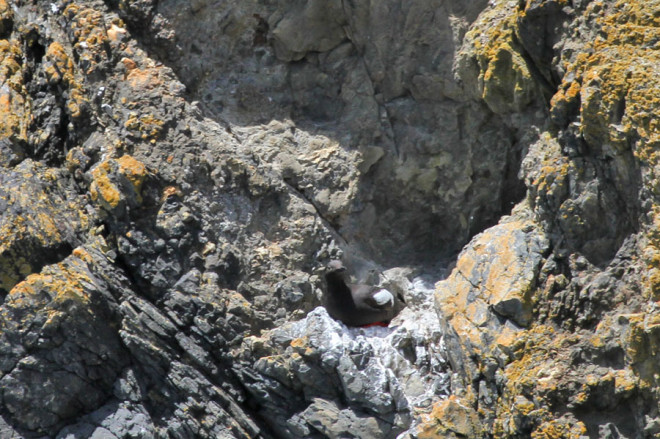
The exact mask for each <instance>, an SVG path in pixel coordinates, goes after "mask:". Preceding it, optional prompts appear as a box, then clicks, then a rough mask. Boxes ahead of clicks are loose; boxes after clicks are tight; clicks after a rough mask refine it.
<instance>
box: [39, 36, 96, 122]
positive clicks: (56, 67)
mask: <svg viewBox="0 0 660 439" xmlns="http://www.w3.org/2000/svg"><path fill="white" fill-rule="evenodd" d="M46 60H47V62H46V69H45V70H46V75H47V77H48V80H49V81H50V82H51V83H52V84H58V83H62V84H64V85H65V86H66V87H67V88H68V89H69V96H68V99H67V109H68V110H69V114H70V115H71V117H72V118H74V119H75V118H78V117H80V116H81V115H82V108H83V106H84V105H85V102H86V101H85V97H84V93H83V89H82V82H81V81H80V80H77V79H76V74H75V65H74V63H73V61H72V60H71V57H70V56H69V55H68V54H67V52H66V50H65V49H64V47H62V45H61V44H60V43H58V42H57V41H55V42H53V43H51V44H50V45H49V46H48V49H46Z"/></svg>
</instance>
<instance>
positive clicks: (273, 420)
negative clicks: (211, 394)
mask: <svg viewBox="0 0 660 439" xmlns="http://www.w3.org/2000/svg"><path fill="white" fill-rule="evenodd" d="M385 274H386V276H387V275H388V274H389V275H390V276H391V279H392V281H396V282H397V283H398V284H399V287H402V288H403V289H404V291H405V293H406V298H407V299H408V300H407V303H408V307H407V308H405V309H404V310H403V311H402V312H401V314H399V315H398V316H397V317H395V318H394V320H392V322H391V323H390V326H389V327H388V328H382V327H372V328H347V327H346V326H344V325H343V324H342V323H340V322H337V321H335V320H333V319H332V318H330V317H329V316H328V313H327V311H326V310H325V309H324V308H322V307H319V308H317V309H315V310H314V311H312V312H311V313H309V314H308V315H307V317H306V318H304V319H303V320H300V321H298V322H295V323H290V324H287V325H285V326H283V327H281V328H278V329H274V330H272V331H270V332H269V333H267V334H265V335H264V336H262V337H259V338H256V337H253V338H249V339H247V340H246V341H245V343H244V345H243V346H242V348H241V354H240V358H241V362H240V363H239V364H241V367H240V369H237V373H238V375H239V376H240V377H241V378H240V379H241V381H242V382H243V383H244V385H245V387H246V388H247V390H248V392H249V393H250V394H251V395H252V398H254V399H255V400H256V401H257V402H258V403H259V405H260V406H261V407H262V408H261V412H260V413H261V415H262V416H264V417H265V418H266V419H268V420H269V421H270V422H269V423H270V425H272V426H273V427H274V428H275V431H276V433H277V434H279V435H281V436H283V437H343V436H344V435H347V434H353V435H355V436H357V437H397V436H398V435H399V434H400V433H402V432H404V431H406V430H409V429H412V428H413V427H414V424H415V423H416V422H417V419H418V418H419V415H420V414H421V413H424V412H425V411H428V410H429V409H430V407H431V405H432V403H434V402H436V401H437V400H439V399H440V398H442V397H443V396H446V394H447V391H448V385H449V373H448V370H447V363H446V353H445V351H444V346H443V341H442V338H441V335H440V333H441V330H440V323H439V321H438V320H437V318H436V316H435V315H434V310H433V307H432V289H431V288H429V287H428V286H425V283H424V281H423V280H421V279H417V280H415V282H414V283H412V284H411V283H410V282H408V281H407V280H405V277H401V274H400V273H397V272H396V270H394V271H391V272H388V273H385ZM255 358H256V359H257V360H256V361H254V359H255ZM333 420H337V423H335V422H334V421H333Z"/></svg>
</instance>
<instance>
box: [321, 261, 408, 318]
mask: <svg viewBox="0 0 660 439" xmlns="http://www.w3.org/2000/svg"><path fill="white" fill-rule="evenodd" d="M348 280H349V279H348V274H347V273H346V267H344V265H343V264H342V263H341V261H338V260H334V261H331V262H330V264H328V271H327V272H326V274H325V281H326V286H327V291H326V294H325V308H326V309H327V310H328V314H330V316H331V317H333V318H334V319H337V320H340V321H342V322H343V323H344V324H346V325H347V326H374V324H376V325H378V324H381V326H387V324H388V323H389V321H390V320H391V319H392V317H394V315H395V313H396V309H395V300H396V299H395V297H394V295H393V294H392V293H391V292H389V291H388V290H386V289H385V288H381V287H378V286H374V285H359V284H351V283H349V282H348Z"/></svg>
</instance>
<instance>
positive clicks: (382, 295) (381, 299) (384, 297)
mask: <svg viewBox="0 0 660 439" xmlns="http://www.w3.org/2000/svg"><path fill="white" fill-rule="evenodd" d="M371 297H373V298H374V300H375V301H376V303H377V304H378V305H380V306H383V305H385V304H386V303H387V302H390V305H391V306H394V296H393V295H392V293H390V292H389V291H387V290H386V289H384V288H381V289H380V290H378V291H376V292H375V293H373V294H372V296H371Z"/></svg>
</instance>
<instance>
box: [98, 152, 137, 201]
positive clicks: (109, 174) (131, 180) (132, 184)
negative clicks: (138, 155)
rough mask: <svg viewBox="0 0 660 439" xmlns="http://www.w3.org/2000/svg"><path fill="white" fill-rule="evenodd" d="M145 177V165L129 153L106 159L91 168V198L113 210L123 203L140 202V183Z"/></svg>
mask: <svg viewBox="0 0 660 439" xmlns="http://www.w3.org/2000/svg"><path fill="white" fill-rule="evenodd" d="M146 177H147V168H146V166H145V165H144V164H143V163H142V162H140V161H138V160H136V159H135V158H133V157H132V156H130V155H124V156H122V157H120V158H118V159H108V160H105V161H103V162H101V163H99V164H98V165H97V166H96V167H94V169H93V170H92V184H91V185H90V188H89V191H90V194H91V197H92V200H93V201H95V202H97V203H99V204H100V205H101V207H103V208H104V209H106V210H109V211H113V210H115V209H117V208H120V207H121V206H123V204H124V203H126V202H128V203H130V204H140V203H141V202H142V195H141V192H142V184H143V183H144V180H145V179H146Z"/></svg>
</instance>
